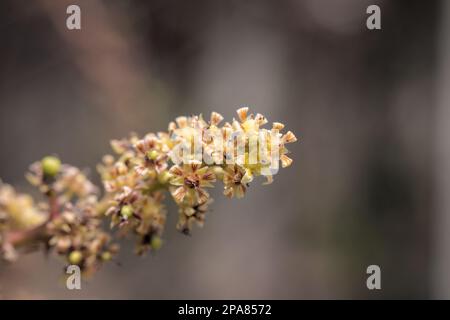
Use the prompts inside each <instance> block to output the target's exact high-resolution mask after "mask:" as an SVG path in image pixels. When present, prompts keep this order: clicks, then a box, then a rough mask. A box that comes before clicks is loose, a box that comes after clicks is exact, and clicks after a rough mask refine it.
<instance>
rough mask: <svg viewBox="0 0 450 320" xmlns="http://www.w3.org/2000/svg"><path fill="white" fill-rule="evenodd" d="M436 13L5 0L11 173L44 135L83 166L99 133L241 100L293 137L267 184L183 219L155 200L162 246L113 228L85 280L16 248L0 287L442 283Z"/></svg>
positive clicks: (18, 292)
mask: <svg viewBox="0 0 450 320" xmlns="http://www.w3.org/2000/svg"><path fill="white" fill-rule="evenodd" d="M69 4H78V5H79V6H80V7H81V19H82V30H80V31H69V30H67V29H66V18H67V15H66V8H67V6H68V5H69ZM370 4H377V5H379V6H380V7H381V23H382V30H378V31H370V30H368V29H367V28H366V19H367V17H368V15H367V14H366V8H367V6H368V5H370ZM449 19H450V3H449V2H448V1H400V0H391V1H386V0H385V1H381V0H367V1H366V0H339V1H335V0H287V1H268V0H258V1H256V0H253V1H211V0H195V1H174V0H152V1H147V0H140V1H138V0H108V1H106V0H104V1H101V0H71V1H66V0H58V1H57V0H36V1H29V0H2V1H1V2H0V155H1V156H0V177H1V179H2V180H4V181H5V182H7V183H10V184H13V185H15V186H16V187H17V188H18V189H19V190H21V191H25V192H34V191H33V190H32V188H30V187H29V186H28V185H27V183H26V181H25V179H24V177H23V174H24V172H25V170H26V169H27V167H28V165H29V164H30V163H31V162H33V161H35V160H37V159H40V158H42V157H43V156H44V155H47V154H57V155H59V156H60V157H61V158H62V159H63V160H64V161H65V162H68V163H71V164H73V165H76V166H79V167H81V168H86V169H87V168H90V177H91V178H92V179H93V180H94V181H96V182H97V183H98V182H99V179H98V176H97V174H96V172H95V165H96V163H98V162H99V161H100V159H101V157H102V155H104V154H106V153H109V152H110V149H109V140H110V139H112V138H120V137H123V136H126V135H127V134H128V133H129V132H130V131H135V132H137V133H139V134H141V135H142V134H145V133H147V132H150V131H160V130H165V129H166V127H167V124H168V122H169V121H171V120H172V119H173V118H175V117H176V116H178V115H183V114H184V115H190V114H199V113H203V114H209V113H210V112H211V111H213V110H214V111H218V112H220V113H222V114H223V115H224V116H225V117H226V118H227V119H230V118H231V117H233V116H235V110H236V109H237V108H238V107H240V106H249V107H250V108H251V109H252V110H253V111H254V112H260V113H263V114H265V115H266V116H267V117H268V119H269V120H272V121H280V122H283V123H285V124H286V126H287V128H288V129H290V130H292V131H293V132H294V133H295V134H296V135H297V137H299V142H297V143H296V144H294V145H292V147H291V148H290V149H291V151H292V157H293V158H294V164H293V165H292V166H291V167H290V168H288V169H286V170H282V171H280V173H279V174H278V175H277V176H276V177H275V183H274V184H272V185H270V186H261V185H259V184H258V183H254V184H252V186H251V187H250V190H249V192H248V195H247V197H245V198H244V199H242V200H235V199H234V200H231V201H230V200H228V199H225V198H224V196H222V195H221V190H220V188H218V189H217V190H216V191H215V192H214V196H215V203H214V204H213V207H212V209H213V211H212V212H211V213H210V214H209V215H208V216H207V221H206V225H205V227H204V228H203V229H195V230H194V232H193V236H192V237H186V236H184V235H182V234H179V233H178V232H177V231H176V230H175V223H176V218H177V213H176V209H175V208H174V207H170V206H169V210H170V211H171V212H169V219H168V224H167V228H166V233H165V237H164V240H165V244H164V247H163V249H162V250H161V251H160V252H158V254H156V255H152V256H147V257H145V258H140V257H137V256H135V255H134V254H133V253H132V251H133V244H132V243H131V242H124V243H123V244H122V246H123V249H122V252H121V254H120V256H119V259H118V261H119V262H120V263H118V264H110V265H107V266H106V267H105V268H103V269H102V270H101V271H100V272H99V273H98V274H97V275H96V276H95V277H94V278H93V279H92V280H90V281H89V282H84V283H83V284H82V290H80V291H69V290H67V289H65V287H64V285H63V283H62V282H61V281H59V276H60V274H61V273H62V272H63V270H62V263H61V262H60V261H58V260H57V259H54V258H46V257H45V256H44V255H43V254H41V253H34V254H28V255H24V256H22V257H21V258H20V260H19V261H18V262H17V263H16V264H13V265H7V264H1V265H0V297H1V298H3V299H47V298H57V299H79V298H88V299H91V298H105V299H117V298H139V299H154V298H158V299H175V298H181V299H200V298H201V299H222V298H246V299H251V298H255V299H260V298H263V299H265V298H273V299H301V298H312V299H314V298H327V299H334V298H450V216H449V215H450V200H448V198H450V139H447V137H450V105H449V103H450V61H449V55H450V24H449ZM34 194H35V193H34ZM371 264H377V265H379V266H380V267H381V272H382V290H379V291H376V290H375V291H369V290H368V289H367V288H366V278H367V274H366V268H367V266H369V265H371Z"/></svg>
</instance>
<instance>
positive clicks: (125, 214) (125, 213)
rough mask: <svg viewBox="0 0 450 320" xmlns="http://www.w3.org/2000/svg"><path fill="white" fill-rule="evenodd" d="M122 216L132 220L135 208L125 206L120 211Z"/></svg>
mask: <svg viewBox="0 0 450 320" xmlns="http://www.w3.org/2000/svg"><path fill="white" fill-rule="evenodd" d="M120 214H121V215H122V217H124V218H127V219H128V218H130V217H131V216H132V215H133V207H132V206H130V205H125V206H123V207H122V208H121V209H120Z"/></svg>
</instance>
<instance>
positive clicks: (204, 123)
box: [0, 108, 296, 274]
mask: <svg viewBox="0 0 450 320" xmlns="http://www.w3.org/2000/svg"><path fill="white" fill-rule="evenodd" d="M237 114H238V119H237V120H236V119H233V120H232V121H231V122H225V123H224V124H223V125H221V122H222V121H223V117H222V116H221V115H220V114H218V113H216V112H213V113H212V114H211V115H210V116H209V118H208V119H205V118H204V117H203V116H201V115H200V116H191V117H178V118H177V119H175V121H174V122H171V123H170V124H169V126H168V130H167V131H166V132H158V133H148V134H146V135H145V136H143V137H139V136H138V135H137V134H131V135H130V136H129V137H128V138H124V139H121V140H113V141H111V147H112V150H113V152H114V154H113V155H106V156H104V157H103V159H102V162H101V163H100V164H99V165H98V166H97V170H98V172H99V174H100V176H101V179H102V182H103V187H104V191H105V192H104V194H103V195H102V197H101V198H100V199H99V198H98V196H99V192H98V189H97V188H96V187H95V186H94V185H93V184H92V183H91V182H90V181H89V180H88V178H87V177H86V175H85V174H84V173H83V172H82V171H80V170H79V169H78V168H75V167H73V166H70V165H67V164H61V162H60V160H59V159H58V158H56V157H53V156H49V157H45V158H44V159H42V161H40V162H36V163H34V164H33V165H31V167H30V171H29V172H28V174H27V179H28V180H29V182H30V183H31V184H33V185H34V186H36V187H37V188H38V189H39V190H40V191H41V192H42V194H43V195H44V197H45V198H47V201H46V203H39V204H35V203H34V201H33V200H32V198H31V197H30V196H28V195H22V194H18V193H16V192H15V191H14V189H13V188H12V187H10V186H8V185H5V184H1V183H0V245H1V251H0V252H2V254H3V256H4V257H11V256H13V253H14V252H15V248H16V247H18V246H19V244H23V243H26V242H27V241H30V240H31V242H41V243H43V244H44V246H43V247H45V248H47V249H50V250H52V251H54V252H56V253H57V254H59V255H60V256H62V257H63V258H64V260H65V261H66V263H68V264H75V265H78V266H80V268H81V269H82V270H83V272H84V274H91V273H92V272H93V271H95V270H96V269H97V268H98V266H100V265H101V264H102V263H103V262H105V261H109V260H111V259H112V258H113V256H114V255H115V254H116V253H117V251H118V246H117V245H116V244H114V243H112V236H111V235H110V233H108V232H106V231H104V230H103V229H102V225H103V223H102V220H103V219H107V220H108V224H109V225H110V227H111V229H113V232H115V233H117V234H118V235H120V236H126V235H128V234H133V235H135V237H136V239H137V240H136V252H137V253H138V254H140V255H141V254H144V253H145V252H147V251H148V250H150V251H156V250H158V249H159V248H160V247H161V245H162V235H163V231H164V227H165V222H166V207H165V205H164V200H165V198H166V197H167V196H168V197H169V198H172V199H173V201H174V202H175V204H176V205H177V206H178V214H179V216H178V222H177V225H176V227H177V229H178V230H179V231H181V232H182V233H184V234H190V233H191V231H192V228H193V226H194V225H198V226H203V224H204V221H205V215H206V213H207V211H208V207H209V205H210V204H211V202H212V198H211V196H210V194H209V193H208V188H212V187H214V185H215V184H216V183H218V182H219V181H220V182H221V183H222V184H223V193H224V195H226V196H227V197H229V198H232V197H236V198H242V197H244V195H245V193H246V191H247V189H248V186H249V184H250V183H251V182H252V181H253V180H254V179H255V178H256V177H258V176H264V177H265V178H266V182H265V184H268V183H271V182H272V181H273V175H274V174H276V173H277V171H278V169H279V162H280V163H281V167H283V168H284V167H287V166H289V165H291V163H292V159H290V158H289V157H288V156H287V154H288V152H289V151H288V149H287V148H286V145H287V144H289V143H292V142H295V141H296V137H295V135H294V134H293V133H292V132H290V131H288V132H287V133H285V134H282V133H281V132H280V131H281V130H282V129H283V128H284V125H283V124H281V123H279V122H275V123H273V124H272V127H271V128H270V129H265V128H263V126H264V125H265V124H266V123H267V120H266V118H265V117H264V116H262V115H260V114H256V115H253V114H249V112H248V108H241V109H239V110H238V111H237Z"/></svg>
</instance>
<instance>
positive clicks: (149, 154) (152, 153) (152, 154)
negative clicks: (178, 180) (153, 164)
mask: <svg viewBox="0 0 450 320" xmlns="http://www.w3.org/2000/svg"><path fill="white" fill-rule="evenodd" d="M158 156H159V152H158V151H156V150H152V151H149V152H147V157H148V158H149V159H150V160H155V159H156V158H158Z"/></svg>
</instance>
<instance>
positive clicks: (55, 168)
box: [41, 156, 61, 177]
mask: <svg viewBox="0 0 450 320" xmlns="http://www.w3.org/2000/svg"><path fill="white" fill-rule="evenodd" d="M41 165H42V171H43V172H44V175H45V176H47V177H54V176H56V175H57V174H58V172H59V170H61V161H60V160H59V159H58V158H56V157H53V156H47V157H44V158H43V159H42V160H41Z"/></svg>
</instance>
